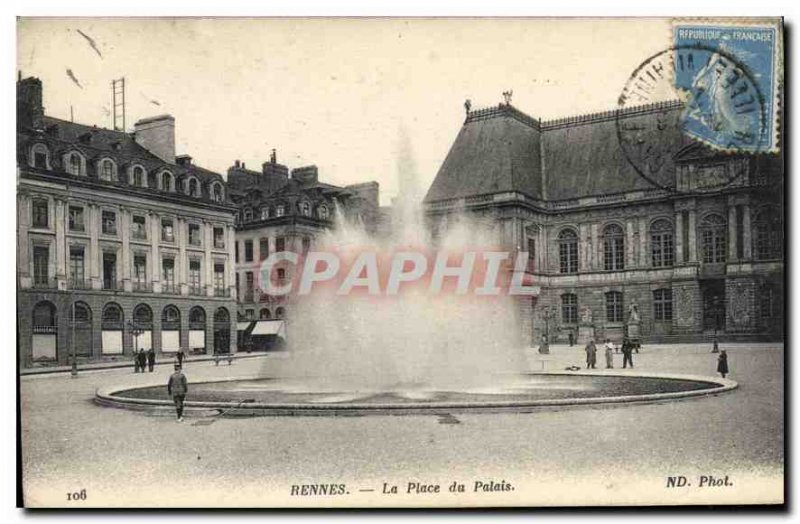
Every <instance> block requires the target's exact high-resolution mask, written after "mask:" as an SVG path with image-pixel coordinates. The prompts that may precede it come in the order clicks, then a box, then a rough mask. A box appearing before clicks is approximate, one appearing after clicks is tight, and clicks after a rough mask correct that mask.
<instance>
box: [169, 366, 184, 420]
mask: <svg viewBox="0 0 800 524" xmlns="http://www.w3.org/2000/svg"><path fill="white" fill-rule="evenodd" d="M188 391H189V384H188V382H187V380H186V375H184V374H183V372H182V371H181V366H180V365H178V364H175V373H173V374H172V375H170V377H169V382H167V394H168V395H169V396H171V397H172V401H173V402H174V403H175V411H176V412H177V415H178V422H183V401H184V399H185V398H186V393H187V392H188Z"/></svg>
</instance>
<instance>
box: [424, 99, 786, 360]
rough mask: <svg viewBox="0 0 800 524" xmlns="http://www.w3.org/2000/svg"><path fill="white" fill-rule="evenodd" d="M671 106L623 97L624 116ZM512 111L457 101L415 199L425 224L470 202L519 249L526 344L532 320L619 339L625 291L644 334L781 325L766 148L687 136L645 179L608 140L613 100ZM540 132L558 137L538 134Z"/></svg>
mask: <svg viewBox="0 0 800 524" xmlns="http://www.w3.org/2000/svg"><path fill="white" fill-rule="evenodd" d="M676 109H679V106H677V105H674V104H672V105H666V104H659V105H657V106H654V107H653V108H651V109H650V110H648V108H637V113H636V118H640V119H641V118H648V111H650V113H649V114H652V116H653V117H655V116H656V115H659V114H661V113H663V112H666V111H674V110H676ZM520 114H521V113H520V112H519V111H518V110H517V109H514V108H512V107H510V106H507V105H505V106H504V105H502V104H501V106H499V107H498V108H494V109H492V110H491V111H488V112H487V110H479V111H477V112H475V111H473V112H471V113H468V115H467V119H466V121H465V124H464V128H463V129H462V131H461V133H459V136H458V138H457V139H456V143H455V144H454V145H453V148H452V149H451V152H450V154H449V155H448V157H447V159H446V160H445V163H444V164H443V166H442V168H441V170H440V171H439V173H438V175H437V178H436V180H435V181H434V183H433V185H432V186H431V189H430V191H429V193H428V196H427V197H426V211H427V214H428V217H429V220H430V221H431V223H432V227H434V228H437V227H440V225H441V224H446V223H447V217H448V215H450V214H452V213H459V212H464V211H466V212H468V213H470V214H472V215H477V216H479V217H482V218H483V219H484V220H485V222H486V223H488V224H494V227H495V231H496V232H497V235H498V240H499V242H500V243H501V244H502V245H504V246H506V247H507V248H508V249H509V250H512V251H515V250H518V251H529V252H530V251H533V255H532V256H533V264H532V265H531V266H530V267H529V271H530V274H531V277H532V279H533V280H534V281H535V282H537V283H538V284H539V285H540V286H541V292H540V294H539V296H538V297H536V300H535V301H534V302H533V304H534V305H533V306H532V307H531V306H530V303H529V306H528V307H530V311H527V312H525V310H524V307H523V306H522V305H521V308H520V311H521V315H522V316H523V317H524V316H525V315H529V316H530V318H529V319H525V318H523V319H522V322H521V329H522V331H523V334H524V336H526V337H529V340H530V343H531V344H532V345H538V344H539V342H540V340H541V337H542V335H544V334H547V335H548V336H549V339H550V341H566V340H568V337H569V335H570V333H571V334H572V335H573V336H574V337H575V338H576V339H577V338H579V335H580V334H581V333H583V334H587V333H593V334H594V336H595V338H596V339H599V340H602V339H605V338H610V339H612V340H615V341H620V340H621V339H622V338H623V336H625V334H626V332H627V331H628V323H629V319H630V309H631V305H632V304H636V306H637V309H638V315H639V316H640V318H641V320H640V323H639V329H640V331H641V335H642V337H643V338H644V340H645V341H647V340H660V341H678V340H704V339H706V338H707V337H709V336H712V335H714V334H718V335H720V336H728V337H734V336H740V337H749V338H758V339H779V338H781V337H782V336H783V322H782V315H783V300H784V299H783V290H782V286H781V285H780V283H781V282H782V280H783V226H782V224H783V221H782V219H783V207H782V205H783V200H782V198H783V192H782V187H783V165H782V159H781V158H780V157H777V156H767V155H755V156H753V155H730V154H722V155H721V154H718V153H716V152H714V151H711V150H709V149H707V148H705V147H704V146H702V145H699V144H693V143H688V144H686V146H685V147H683V148H682V149H680V150H679V153H678V154H677V155H675V157H673V158H670V159H669V169H668V171H667V172H666V173H665V175H664V176H665V177H666V178H664V180H667V181H670V180H671V182H669V183H667V184H665V186H664V187H653V185H652V184H648V185H649V186H650V187H647V186H643V185H642V179H641V177H638V175H637V174H636V173H635V172H633V171H632V170H631V168H630V166H629V165H628V163H627V162H628V161H627V160H626V159H625V157H624V155H619V154H616V153H615V152H614V148H615V147H616V148H617V149H618V148H619V144H617V143H616V141H617V139H616V137H615V136H614V135H613V134H611V132H612V130H613V129H612V128H609V127H608V126H609V121H611V125H613V118H615V114H614V112H607V113H602V114H598V115H596V116H593V115H586V116H583V117H580V118H574V119H567V120H559V121H555V122H553V123H548V122H540V121H538V120H536V119H533V118H530V117H528V119H525V118H522V117H521V116H520ZM622 116H624V115H620V117H622ZM504 120H507V121H509V122H510V123H509V124H507V125H501V124H499V123H497V121H504ZM523 124H524V125H526V126H527V127H528V128H529V130H528V131H525V130H524V129H523V128H522V127H521V126H522V125H523ZM603 126H605V127H603ZM551 132H554V133H555V132H557V133H559V135H558V136H559V137H562V136H566V137H568V138H569V139H568V140H559V141H552V140H550V138H549V135H548V134H549V133H551ZM663 139H665V140H667V139H670V138H668V137H666V136H665V137H663ZM570 140H572V142H571V141H570ZM497 144H504V147H507V148H508V150H509V152H510V155H511V161H510V163H509V162H508V160H507V158H508V157H507V156H505V155H503V154H499V153H498V152H497V151H496V148H497ZM526 147H537V148H538V149H539V151H538V152H537V154H536V155H528V154H527V153H524V151H525V148H526ZM483 148H487V151H486V153H485V154H483ZM548 148H551V149H552V148H559V149H560V150H559V151H556V152H553V151H549V150H548ZM571 149H573V150H571ZM521 151H522V152H521ZM595 152H596V155H595ZM576 157H577V158H578V160H576ZM517 159H519V161H518V162H517ZM543 159H544V160H543ZM548 159H550V163H549V164H548V163H547V162H548ZM559 159H563V161H564V162H565V163H568V166H569V169H568V170H566V171H565V170H564V169H565V168H564V167H563V166H562V165H561V164H559V163H554V162H558V161H559ZM581 159H583V160H581ZM595 159H596V160H595ZM489 161H491V162H490V163H489V164H487V162H489ZM515 162H517V163H515ZM581 162H583V163H581ZM506 170H510V172H509V173H506ZM576 171H577V172H576ZM600 173H602V174H600ZM721 176H722V177H724V178H723V180H724V183H723V184H720V177H721ZM479 177H482V178H484V179H483V180H481V181H480V182H476V181H474V179H475V178H479ZM596 177H599V180H600V182H602V183H600V182H598V179H596ZM487 178H488V179H487ZM528 179H534V180H533V181H532V180H528ZM456 188H457V189H456ZM465 188H466V189H469V190H470V192H465ZM604 188H607V189H605V190H604ZM492 189H494V190H492ZM612 189H614V191H612ZM552 195H558V197H557V198H554V197H553V196H552ZM448 196H451V197H450V198H448ZM565 197H568V198H565ZM765 290H768V291H765ZM584 317H585V318H584ZM589 318H590V319H591V320H589ZM590 328H591V329H590Z"/></svg>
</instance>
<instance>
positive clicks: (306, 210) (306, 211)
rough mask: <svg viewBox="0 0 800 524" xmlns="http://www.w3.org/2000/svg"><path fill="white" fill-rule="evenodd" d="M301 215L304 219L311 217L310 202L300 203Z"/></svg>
mask: <svg viewBox="0 0 800 524" xmlns="http://www.w3.org/2000/svg"><path fill="white" fill-rule="evenodd" d="M300 214H301V215H303V216H304V217H310V216H311V204H310V203H309V202H308V201H303V202H301V203H300Z"/></svg>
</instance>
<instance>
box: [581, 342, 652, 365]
mask: <svg viewBox="0 0 800 524" xmlns="http://www.w3.org/2000/svg"><path fill="white" fill-rule="evenodd" d="M604 347H605V357H606V369H613V368H614V352H615V351H617V352H618V351H619V348H617V347H616V346H614V343H613V342H611V340H609V339H606V340H605V346H604ZM621 349H622V368H623V369H625V368H627V367H628V365H629V364H630V366H631V367H633V351H634V350H636V352H637V353H638V352H639V350H638V348H636V345H635V344H634V343H633V342H631V341H630V340H629V339H628V338H625V339H623V341H622V348H621ZM585 351H586V369H597V345H596V344H595V342H594V339H590V340H589V342H588V343H587V344H586V348H585Z"/></svg>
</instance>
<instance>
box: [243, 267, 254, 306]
mask: <svg viewBox="0 0 800 524" xmlns="http://www.w3.org/2000/svg"><path fill="white" fill-rule="evenodd" d="M244 282H245V289H244V301H245V302H252V301H253V290H254V287H253V272H252V271H248V272H247V273H245V274H244Z"/></svg>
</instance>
